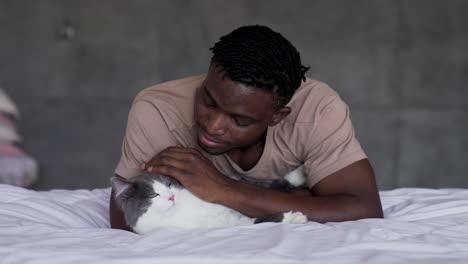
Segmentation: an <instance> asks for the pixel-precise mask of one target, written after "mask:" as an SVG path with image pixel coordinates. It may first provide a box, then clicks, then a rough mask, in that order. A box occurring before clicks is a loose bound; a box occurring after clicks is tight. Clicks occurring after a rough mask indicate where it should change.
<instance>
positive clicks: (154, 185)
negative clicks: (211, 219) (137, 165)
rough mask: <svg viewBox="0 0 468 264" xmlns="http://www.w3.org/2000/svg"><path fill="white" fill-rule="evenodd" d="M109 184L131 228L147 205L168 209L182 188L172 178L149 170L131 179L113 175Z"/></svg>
mask: <svg viewBox="0 0 468 264" xmlns="http://www.w3.org/2000/svg"><path fill="white" fill-rule="evenodd" d="M111 184H112V187H113V189H114V191H115V199H116V201H117V204H118V205H119V206H120V208H121V209H122V211H123V213H124V216H125V221H126V222H127V224H128V225H129V226H130V227H131V228H132V229H133V228H134V227H135V225H136V223H137V221H138V219H139V218H140V216H141V215H143V214H144V213H146V211H147V210H148V208H149V207H151V210H152V211H156V212H160V213H164V212H165V211H167V210H169V209H170V208H171V207H172V206H173V205H174V203H175V201H176V199H177V191H178V190H180V189H182V185H181V184H180V183H179V182H178V181H177V180H175V179H174V178H172V177H169V176H165V175H161V174H154V173H149V172H143V173H142V174H139V175H137V176H135V177H133V178H131V179H125V178H122V177H118V176H114V177H112V178H111Z"/></svg>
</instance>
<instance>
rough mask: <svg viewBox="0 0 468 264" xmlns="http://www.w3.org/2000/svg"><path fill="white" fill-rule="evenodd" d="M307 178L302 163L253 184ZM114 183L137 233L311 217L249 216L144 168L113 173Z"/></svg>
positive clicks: (293, 184)
mask: <svg viewBox="0 0 468 264" xmlns="http://www.w3.org/2000/svg"><path fill="white" fill-rule="evenodd" d="M304 182H305V180H304V177H303V173H302V167H299V168H298V169H296V170H294V171H292V172H291V173H289V174H288V175H287V176H286V177H285V179H284V180H276V181H273V182H271V183H258V182H255V183H254V184H257V185H261V186H263V187H270V188H273V189H276V190H280V191H290V190H292V189H294V188H297V187H299V186H300V185H303V184H304ZM251 183H253V182H251ZM111 184H112V187H113V188H114V190H115V197H116V201H117V204H118V205H119V206H120V207H121V209H122V211H123V213H124V216H125V220H126V222H127V224H128V225H129V226H130V228H131V229H132V230H133V231H134V232H136V233H138V234H147V233H149V232H151V231H152V230H154V229H155V228H157V227H167V226H172V227H180V228H219V227H228V226H237V225H251V224H256V223H261V222H284V223H306V222H307V221H308V219H307V217H306V216H305V215H303V214H302V213H300V212H285V213H282V214H277V215H273V216H269V217H262V218H250V217H247V216H245V215H243V214H241V213H239V212H237V211H235V210H233V209H231V208H228V207H226V206H223V205H220V204H214V203H208V202H205V201H203V200H200V199H199V198H197V197H196V196H194V195H193V194H192V193H190V192H189V191H188V190H187V189H185V188H184V187H183V186H182V185H181V184H180V183H179V182H178V181H177V180H176V179H174V178H172V177H170V176H165V175H161V174H154V173H149V172H143V173H141V174H139V175H137V176H135V177H133V178H131V179H125V178H122V177H118V176H114V177H112V178H111Z"/></svg>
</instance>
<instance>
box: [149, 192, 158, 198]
mask: <svg viewBox="0 0 468 264" xmlns="http://www.w3.org/2000/svg"><path fill="white" fill-rule="evenodd" d="M158 196H159V194H157V193H152V194H150V195H148V197H149V198H156V197H158Z"/></svg>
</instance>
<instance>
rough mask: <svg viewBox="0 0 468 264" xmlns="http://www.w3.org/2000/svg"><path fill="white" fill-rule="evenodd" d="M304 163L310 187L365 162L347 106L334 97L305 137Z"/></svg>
mask: <svg viewBox="0 0 468 264" xmlns="http://www.w3.org/2000/svg"><path fill="white" fill-rule="evenodd" d="M305 148H306V154H305V161H304V173H305V174H306V175H307V184H308V186H309V187H312V186H313V185H315V184H316V183H317V182H319V181H320V180H322V179H323V178H325V177H326V176H328V175H330V174H332V173H334V172H337V171H339V170H340V169H343V168H345V167H347V166H348V165H351V164H352V163H354V162H356V161H359V160H362V159H365V158H366V154H365V153H364V151H363V150H362V148H361V145H360V144H359V142H358V140H357V139H356V137H355V134H354V128H353V125H352V123H351V119H350V116H349V108H348V106H347V105H346V104H345V103H344V102H343V101H342V100H341V99H340V97H339V96H334V97H333V99H332V100H331V101H330V102H329V103H328V104H326V105H325V106H324V107H323V109H322V110H321V112H320V114H319V118H318V120H317V121H316V122H314V125H313V128H312V131H310V132H309V133H308V139H307V142H306V146H305Z"/></svg>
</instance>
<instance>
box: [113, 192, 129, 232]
mask: <svg viewBox="0 0 468 264" xmlns="http://www.w3.org/2000/svg"><path fill="white" fill-rule="evenodd" d="M109 221H110V226H111V228H115V229H122V230H127V231H131V229H130V227H129V226H128V225H127V223H126V222H125V217H124V214H123V212H122V210H121V209H120V208H119V207H118V206H117V203H116V201H115V195H114V189H112V191H111V196H110V201H109Z"/></svg>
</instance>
